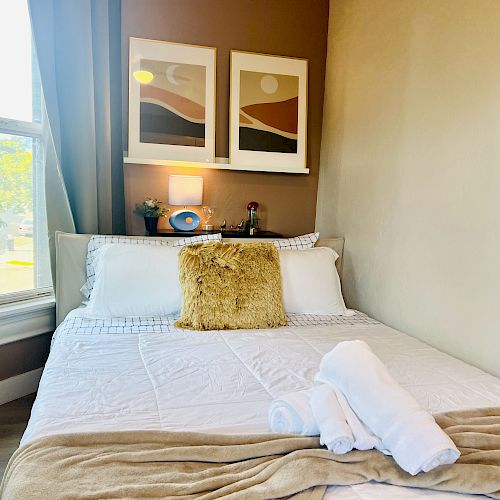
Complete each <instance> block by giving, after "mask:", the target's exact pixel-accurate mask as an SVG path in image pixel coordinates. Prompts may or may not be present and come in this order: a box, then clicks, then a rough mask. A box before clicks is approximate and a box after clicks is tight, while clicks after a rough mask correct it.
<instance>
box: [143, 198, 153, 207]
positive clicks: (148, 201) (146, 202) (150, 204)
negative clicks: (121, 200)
mask: <svg viewBox="0 0 500 500" xmlns="http://www.w3.org/2000/svg"><path fill="white" fill-rule="evenodd" d="M144 204H145V205H146V206H148V207H151V208H153V207H154V206H155V202H154V200H151V199H149V200H146V201H145V202H144Z"/></svg>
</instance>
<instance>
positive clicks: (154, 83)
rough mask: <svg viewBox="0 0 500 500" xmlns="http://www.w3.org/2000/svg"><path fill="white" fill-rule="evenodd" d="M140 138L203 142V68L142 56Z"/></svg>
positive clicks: (157, 141) (176, 142) (155, 141)
mask: <svg viewBox="0 0 500 500" xmlns="http://www.w3.org/2000/svg"><path fill="white" fill-rule="evenodd" d="M140 68H141V69H140V71H141V72H142V74H146V75H147V78H146V79H145V80H149V78H151V75H152V79H151V80H150V81H149V82H146V81H142V82H140V141H141V142H147V143H153V144H172V145H177V146H194V147H204V146H205V120H206V113H205V95H206V68H205V66H200V65H195V64H183V63H174V62H167V61H154V60H151V59H142V60H141V62H140Z"/></svg>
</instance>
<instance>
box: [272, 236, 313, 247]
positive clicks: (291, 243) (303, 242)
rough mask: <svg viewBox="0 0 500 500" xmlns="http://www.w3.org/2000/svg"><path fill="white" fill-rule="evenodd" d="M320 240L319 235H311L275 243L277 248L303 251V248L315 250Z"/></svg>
mask: <svg viewBox="0 0 500 500" xmlns="http://www.w3.org/2000/svg"><path fill="white" fill-rule="evenodd" d="M318 238H319V233H309V234H303V235H302V236H295V237H294V238H285V239H282V240H274V241H273V243H274V246H275V247H276V248H282V249H283V250H301V249H303V248H314V245H315V244H316V242H317V241H318Z"/></svg>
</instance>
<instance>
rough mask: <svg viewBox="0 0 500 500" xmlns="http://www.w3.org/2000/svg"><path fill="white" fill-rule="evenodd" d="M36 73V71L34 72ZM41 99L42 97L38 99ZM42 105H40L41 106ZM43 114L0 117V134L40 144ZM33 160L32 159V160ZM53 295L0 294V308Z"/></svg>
mask: <svg viewBox="0 0 500 500" xmlns="http://www.w3.org/2000/svg"><path fill="white" fill-rule="evenodd" d="M35 71H36V70H35ZM33 81H34V82H35V81H36V82H37V84H38V85H40V81H39V80H38V79H36V77H35V76H34V77H33ZM40 99H42V97H40ZM42 105H43V103H42V102H41V103H40V106H42ZM43 127H44V120H43V113H42V117H41V120H40V122H27V121H22V120H16V119H14V118H4V117H2V116H0V134H9V135H18V136H23V137H30V138H32V139H33V140H34V141H35V140H38V141H39V143H40V144H43V143H42V135H43ZM33 160H34V159H33ZM36 163H37V162H35V161H33V167H32V168H33V169H34V168H36ZM53 294H54V289H53V287H52V286H50V287H34V288H30V289H28V290H20V291H17V292H10V293H0V306H2V305H5V304H13V303H15V302H21V301H26V300H32V299H38V298H42V297H48V296H51V295H53Z"/></svg>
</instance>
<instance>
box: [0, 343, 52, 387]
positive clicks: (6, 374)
mask: <svg viewBox="0 0 500 500" xmlns="http://www.w3.org/2000/svg"><path fill="white" fill-rule="evenodd" d="M51 338H52V333H45V334H43V335H37V336H36V337H31V338H28V339H23V340H19V341H17V342H12V343H10V344H5V345H2V346H0V381H2V380H5V379H7V378H10V377H15V376H16V375H20V374H21V373H26V372H30V371H32V370H36V369H37V368H41V367H42V366H44V365H45V361H46V360H47V356H48V355H49V348H50V339H51Z"/></svg>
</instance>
